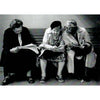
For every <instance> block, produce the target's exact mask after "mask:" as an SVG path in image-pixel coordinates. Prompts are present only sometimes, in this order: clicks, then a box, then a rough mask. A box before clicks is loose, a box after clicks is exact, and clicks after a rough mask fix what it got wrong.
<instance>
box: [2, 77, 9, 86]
mask: <svg viewBox="0 0 100 100" xmlns="http://www.w3.org/2000/svg"><path fill="white" fill-rule="evenodd" d="M9 83H11V79H10V77H9V76H6V77H5V78H4V80H3V81H2V85H8V84H9Z"/></svg>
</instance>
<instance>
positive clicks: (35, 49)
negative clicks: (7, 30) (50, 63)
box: [20, 44, 39, 54]
mask: <svg viewBox="0 0 100 100" xmlns="http://www.w3.org/2000/svg"><path fill="white" fill-rule="evenodd" d="M20 48H21V49H29V50H32V51H34V52H35V53H36V54H39V49H38V47H37V46H36V45H34V44H30V45H25V46H21V47H20Z"/></svg>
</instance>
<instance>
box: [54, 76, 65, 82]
mask: <svg viewBox="0 0 100 100" xmlns="http://www.w3.org/2000/svg"><path fill="white" fill-rule="evenodd" d="M56 79H57V81H58V82H60V83H63V82H64V80H63V78H62V76H58V75H57V76H56Z"/></svg>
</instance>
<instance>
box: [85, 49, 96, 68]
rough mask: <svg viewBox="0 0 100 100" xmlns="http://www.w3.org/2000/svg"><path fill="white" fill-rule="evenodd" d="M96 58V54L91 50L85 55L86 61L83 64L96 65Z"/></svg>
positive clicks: (89, 66) (88, 66)
mask: <svg viewBox="0 0 100 100" xmlns="http://www.w3.org/2000/svg"><path fill="white" fill-rule="evenodd" d="M96 59H97V54H96V53H95V52H93V51H91V52H90V53H89V54H88V55H87V56H86V62H85V66H86V67H87V68H93V67H95V65H96Z"/></svg>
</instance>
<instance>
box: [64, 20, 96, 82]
mask: <svg viewBox="0 0 100 100" xmlns="http://www.w3.org/2000/svg"><path fill="white" fill-rule="evenodd" d="M63 40H64V42H65V45H66V51H67V61H68V62H67V68H68V72H69V73H71V74H74V73H75V72H74V69H75V68H74V63H75V62H74V61H75V59H78V60H81V59H85V61H84V62H85V64H84V66H85V76H84V68H83V75H82V76H81V78H83V77H84V80H86V81H87V80H89V77H88V76H87V70H88V68H91V67H94V66H95V63H96V59H94V60H93V56H91V55H94V52H93V46H92V43H91V41H90V37H89V34H88V32H87V31H86V30H85V28H82V27H79V26H78V25H77V22H76V21H75V20H68V21H67V23H66V26H65V31H64V32H63ZM94 56H95V55H94ZM80 66H81V65H80ZM80 69H82V68H80ZM79 71H80V70H79ZM81 74H82V73H81Z"/></svg>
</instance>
